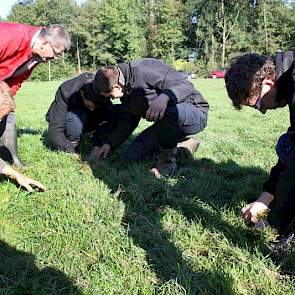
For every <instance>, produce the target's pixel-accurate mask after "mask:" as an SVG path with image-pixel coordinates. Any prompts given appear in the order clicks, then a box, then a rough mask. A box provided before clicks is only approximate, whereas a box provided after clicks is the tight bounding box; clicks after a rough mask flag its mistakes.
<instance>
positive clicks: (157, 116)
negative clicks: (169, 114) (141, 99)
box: [145, 93, 169, 122]
mask: <svg viewBox="0 0 295 295" xmlns="http://www.w3.org/2000/svg"><path fill="white" fill-rule="evenodd" d="M168 101H169V96H168V95H166V94H164V93H162V94H160V95H159V96H158V97H156V98H155V99H154V100H152V101H151V102H149V108H148V110H147V111H146V114H145V117H146V119H147V120H148V121H154V122H156V121H158V120H161V119H162V118H163V116H164V113H165V111H166V108H167V104H168Z"/></svg>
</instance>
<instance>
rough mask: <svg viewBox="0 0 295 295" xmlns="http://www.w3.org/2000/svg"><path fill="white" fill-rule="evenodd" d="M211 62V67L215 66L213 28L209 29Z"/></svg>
mask: <svg viewBox="0 0 295 295" xmlns="http://www.w3.org/2000/svg"><path fill="white" fill-rule="evenodd" d="M211 63H212V67H213V68H216V63H215V38H214V33H213V30H212V31H211Z"/></svg>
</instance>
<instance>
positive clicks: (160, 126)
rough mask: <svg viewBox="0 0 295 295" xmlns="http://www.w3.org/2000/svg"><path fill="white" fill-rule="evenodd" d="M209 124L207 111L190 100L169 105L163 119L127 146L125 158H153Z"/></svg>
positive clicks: (135, 159)
mask: <svg viewBox="0 0 295 295" xmlns="http://www.w3.org/2000/svg"><path fill="white" fill-rule="evenodd" d="M206 125H207V112H204V111H203V110H201V109H199V108H198V107H196V106H194V105H192V104H191V103H189V102H183V103H180V104H177V105H168V106H167V109H166V111H165V115H164V117H163V119H162V120H161V121H159V122H156V123H154V124H153V125H152V126H150V127H148V128H147V129H145V130H144V131H143V132H142V133H140V134H139V135H138V136H137V137H136V138H135V139H134V141H133V142H132V143H131V144H130V145H129V146H128V147H127V149H126V151H125V152H124V155H123V158H124V159H125V160H126V161H141V160H144V159H146V158H151V157H153V156H154V154H155V153H157V152H158V151H159V146H161V147H162V148H164V149H172V148H174V147H176V145H177V143H178V142H181V141H183V140H185V139H186V138H187V136H189V135H194V134H197V133H199V132H200V131H202V130H203V129H204V128H205V127H206Z"/></svg>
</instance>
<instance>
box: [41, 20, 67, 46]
mask: <svg viewBox="0 0 295 295" xmlns="http://www.w3.org/2000/svg"><path fill="white" fill-rule="evenodd" d="M39 37H40V38H45V39H46V40H48V41H49V42H50V43H51V44H52V45H55V46H57V47H64V50H65V51H68V50H69V49H70V47H71V37H70V34H69V33H68V31H67V30H66V29H65V27H64V26H63V25H59V24H52V25H48V26H47V27H45V28H43V29H42V30H41V32H40V35H39Z"/></svg>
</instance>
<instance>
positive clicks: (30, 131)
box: [17, 128, 44, 136]
mask: <svg viewBox="0 0 295 295" xmlns="http://www.w3.org/2000/svg"><path fill="white" fill-rule="evenodd" d="M43 132H44V131H43V129H31V128H17V136H21V135H23V134H27V135H41V134H42V133H43Z"/></svg>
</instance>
